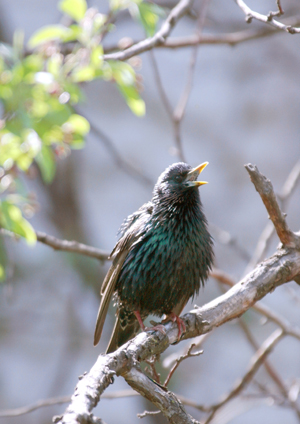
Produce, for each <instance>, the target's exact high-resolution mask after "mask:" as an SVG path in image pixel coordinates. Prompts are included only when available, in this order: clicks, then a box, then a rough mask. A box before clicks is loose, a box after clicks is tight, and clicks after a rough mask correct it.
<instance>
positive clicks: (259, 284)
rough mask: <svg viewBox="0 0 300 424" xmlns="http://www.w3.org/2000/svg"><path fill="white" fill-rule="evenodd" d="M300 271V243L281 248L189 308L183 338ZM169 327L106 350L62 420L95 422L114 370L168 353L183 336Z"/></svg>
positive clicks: (236, 311) (117, 372)
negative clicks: (296, 246) (299, 247)
mask: <svg viewBox="0 0 300 424" xmlns="http://www.w3.org/2000/svg"><path fill="white" fill-rule="evenodd" d="M299 272H300V252H299V251H298V250H296V249H284V248H280V249H278V250H277V252H276V253H275V254H274V255H273V256H271V257H270V258H269V259H267V260H266V261H264V262H263V263H262V264H260V265H259V266H258V267H257V268H256V269H255V270H254V271H253V272H252V273H250V274H248V275H247V276H246V277H245V278H243V279H242V280H241V281H240V282H239V283H237V284H236V285H234V286H233V287H232V288H231V289H230V290H228V291H227V292H226V293H225V294H224V295H222V296H220V297H218V298H217V299H215V300H213V301H211V302H210V303H208V304H206V305H205V306H203V307H202V308H196V309H194V310H192V311H191V312H190V313H188V314H185V315H184V316H183V317H182V318H183V320H184V322H185V325H186V329H187V331H186V333H185V334H184V335H183V337H182V339H189V338H192V337H195V336H198V335H200V334H205V333H207V332H209V331H211V330H212V329H213V328H215V327H219V326H220V325H222V324H224V323H225V322H227V321H229V320H232V319H234V318H236V317H238V316H240V315H242V314H243V313H244V312H245V311H246V310H247V309H249V308H250V307H251V306H252V305H253V304H254V303H255V302H257V301H258V300H259V299H261V298H263V297H264V296H265V295H266V294H268V293H270V292H272V291H273V290H274V289H275V288H276V287H278V286H280V285H282V284H284V283H286V282H288V281H290V280H292V279H293V278H294V276H295V275H296V274H298V273H299ZM165 329H166V335H163V334H161V333H160V332H154V333H153V332H151V333H150V332H148V333H145V332H143V333H140V334H139V335H138V336H136V337H135V338H134V339H133V340H130V341H129V342H128V343H126V344H125V345H123V346H122V347H120V348H119V349H118V350H117V351H116V352H113V353H111V354H109V355H100V356H99V357H98V359H97V362H96V364H95V365H94V366H93V368H92V369H91V371H90V372H89V373H88V374H87V375H85V376H84V377H83V378H82V379H81V380H80V381H79V383H78V384H77V387H76V390H75V393H74V395H73V396H72V402H71V404H70V406H69V407H68V409H67V411H66V412H65V414H64V415H63V416H62V417H61V418H60V420H59V421H58V422H60V423H75V422H76V423H83V422H85V423H91V422H93V421H91V419H92V418H93V415H92V413H91V411H92V409H93V408H94V407H95V406H96V404H97V403H98V401H99V399H100V396H101V394H102V393H103V392H104V390H105V389H106V388H107V387H108V386H109V385H110V384H112V383H113V376H114V375H122V374H124V373H126V372H128V370H130V369H131V368H132V367H133V366H135V364H136V361H142V360H144V359H147V358H149V357H150V356H151V355H155V354H159V353H162V352H163V351H165V350H166V349H167V348H168V346H169V345H170V344H172V343H176V342H177V332H178V329H177V325H176V323H175V324H174V323H172V322H169V323H167V324H166V325H165ZM298 333H299V334H298ZM286 334H290V335H295V334H296V335H297V334H298V337H300V332H298V331H297V330H295V329H293V330H292V331H289V328H286ZM83 418H84V419H85V420H86V421H84V420H83ZM76 420H77V421H76Z"/></svg>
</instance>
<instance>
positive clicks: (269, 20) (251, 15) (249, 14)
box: [235, 0, 300, 34]
mask: <svg viewBox="0 0 300 424" xmlns="http://www.w3.org/2000/svg"><path fill="white" fill-rule="evenodd" d="M235 2H236V4H237V5H238V6H239V7H240V9H241V10H242V11H243V12H244V14H245V16H246V18H245V19H246V22H247V23H251V21H252V19H256V20H257V21H260V22H263V23H265V24H269V25H271V26H272V27H274V28H276V29H278V30H282V31H285V32H288V33H290V34H299V33H300V28H295V27H293V26H291V25H285V24H283V23H282V22H279V21H276V20H275V19H273V17H274V16H276V15H278V13H276V12H275V13H274V12H270V13H269V14H268V15H262V14H261V13H258V12H255V11H254V10H252V9H250V7H248V6H247V5H246V3H245V2H244V1H243V0H235ZM279 7H280V9H281V6H280V4H279ZM281 10H282V9H281Z"/></svg>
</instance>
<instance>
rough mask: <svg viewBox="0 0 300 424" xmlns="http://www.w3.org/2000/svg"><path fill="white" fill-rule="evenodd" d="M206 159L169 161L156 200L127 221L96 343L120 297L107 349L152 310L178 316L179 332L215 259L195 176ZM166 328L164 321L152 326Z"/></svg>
mask: <svg viewBox="0 0 300 424" xmlns="http://www.w3.org/2000/svg"><path fill="white" fill-rule="evenodd" d="M207 165H208V162H204V163H203V164H201V165H199V166H197V167H196V168H194V169H192V168H191V166H190V165H187V164H186V163H182V162H180V163H175V164H173V165H171V166H169V167H168V168H167V169H166V170H165V171H164V172H163V173H162V174H161V175H160V177H159V178H158V181H157V183H156V185H155V187H154V190H153V197H152V200H151V201H150V202H148V203H145V204H144V205H143V206H142V207H141V208H140V209H138V210H137V211H136V212H135V213H133V214H132V215H129V216H128V218H127V219H126V220H125V221H124V222H123V224H122V226H121V228H120V230H119V235H120V237H119V240H118V242H117V244H116V246H115V247H114V249H113V251H112V253H111V255H110V257H111V259H112V261H113V262H112V265H111V267H110V269H109V271H108V273H107V275H106V277H105V279H104V282H103V285H102V288H101V294H102V299H101V303H100V307H99V312H98V317H97V322H96V328H95V336H94V345H97V344H98V342H99V340H100V337H101V333H102V328H103V324H104V321H105V317H106V314H107V310H108V307H109V303H110V300H111V298H112V297H113V296H114V297H115V299H116V302H117V319H116V323H115V326H114V330H113V334H112V337H111V340H110V342H109V345H108V348H107V353H110V352H113V351H115V350H116V349H117V348H118V347H120V346H122V344H124V343H125V342H127V341H128V340H130V339H131V338H132V337H134V336H135V335H136V334H137V332H138V331H139V328H140V327H141V328H142V330H149V329H148V328H145V326H144V324H143V320H144V319H145V318H147V316H148V315H156V316H162V315H164V314H165V315H166V316H167V317H166V319H165V320H164V321H163V322H165V321H168V320H172V321H176V322H177V325H178V338H179V337H180V335H181V333H182V330H183V331H185V325H184V323H183V321H182V320H181V319H180V318H179V315H180V313H181V312H182V310H183V308H184V306H185V305H186V303H187V302H188V300H189V299H190V297H191V296H195V295H196V294H198V292H199V289H200V286H201V285H204V283H205V281H206V279H207V277H208V273H209V271H210V269H211V266H212V261H213V248H212V247H213V243H212V238H211V236H210V234H209V232H208V230H207V221H206V218H205V215H204V213H203V210H202V203H201V200H200V195H199V190H198V187H199V186H201V185H203V184H206V182H205V181H196V180H197V177H198V175H199V174H200V172H201V171H202V170H203V169H204V168H205V167H206V166H207ZM151 329H159V330H161V331H163V327H162V326H157V327H152V328H151Z"/></svg>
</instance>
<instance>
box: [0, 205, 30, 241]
mask: <svg viewBox="0 0 300 424" xmlns="http://www.w3.org/2000/svg"><path fill="white" fill-rule="evenodd" d="M0 225H1V226H2V227H3V228H6V229H7V230H9V231H12V232H14V233H15V234H18V235H20V236H22V237H24V238H25V239H26V241H27V243H28V244H29V245H34V244H35V242H36V234H35V231H34V229H33V228H32V226H31V225H30V224H29V222H28V221H27V220H26V219H25V218H23V216H22V212H21V210H20V208H18V206H16V205H14V204H12V203H11V202H9V201H7V200H4V201H2V202H1V203H0Z"/></svg>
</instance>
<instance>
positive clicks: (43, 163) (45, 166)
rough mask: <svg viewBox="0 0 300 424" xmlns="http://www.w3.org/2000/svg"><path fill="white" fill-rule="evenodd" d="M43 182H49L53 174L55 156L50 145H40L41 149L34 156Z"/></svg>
mask: <svg viewBox="0 0 300 424" xmlns="http://www.w3.org/2000/svg"><path fill="white" fill-rule="evenodd" d="M35 160H36V162H37V164H38V166H39V168H40V171H41V174H42V178H43V180H44V181H45V183H47V184H50V183H51V182H52V181H53V178H54V175H55V170H56V166H55V156H54V153H53V150H52V148H51V147H48V146H45V145H44V146H42V149H41V151H40V152H39V154H38V155H37V156H36V158H35Z"/></svg>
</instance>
